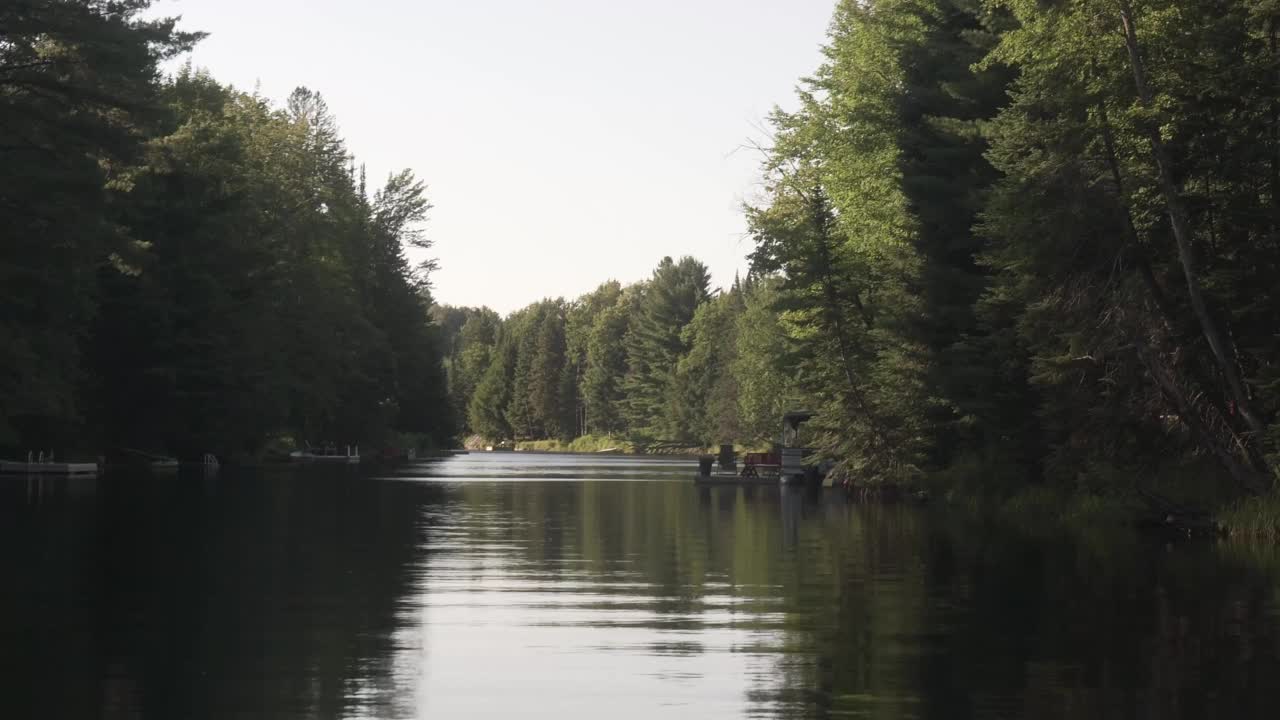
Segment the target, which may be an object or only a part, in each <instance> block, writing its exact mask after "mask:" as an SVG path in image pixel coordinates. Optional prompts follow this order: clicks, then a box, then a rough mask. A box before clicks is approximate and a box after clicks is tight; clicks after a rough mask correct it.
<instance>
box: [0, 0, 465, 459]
mask: <svg viewBox="0 0 1280 720" xmlns="http://www.w3.org/2000/svg"><path fill="white" fill-rule="evenodd" d="M149 5H151V3H150V2H149V1H148V0H129V1H128V2H109V3H108V2H97V1H94V2H63V1H60V0H35V1H33V2H21V3H5V4H4V5H3V6H2V7H0V228H2V230H0V233H2V234H3V242H0V409H2V411H0V456H9V455H10V453H16V454H24V453H25V452H26V450H28V449H31V448H42V449H43V448H57V449H58V450H60V451H63V452H66V451H68V450H82V451H84V452H85V453H86V454H97V453H100V452H102V451H103V450H104V449H107V450H108V451H109V449H110V448H112V447H143V448H150V449H154V450H155V451H163V452H169V453H173V454H175V455H181V456H184V457H190V456H197V457H198V456H199V455H200V454H201V453H205V452H214V453H218V454H219V455H222V456H223V457H236V456H246V455H253V454H256V453H258V452H260V451H262V450H263V449H264V448H266V447H268V446H269V445H272V444H277V443H278V442H279V440H280V438H286V439H287V440H288V442H289V443H290V444H292V443H296V442H298V441H301V440H308V439H309V440H311V441H313V442H315V441H320V440H329V441H334V442H339V443H355V442H359V441H361V440H381V439H384V438H393V437H396V436H395V435H394V434H393V433H395V432H397V431H398V432H406V433H418V434H420V436H422V437H425V438H427V439H428V442H431V443H436V444H443V443H445V442H447V441H448V438H449V437H450V436H451V435H452V432H453V428H452V427H451V425H450V424H449V423H450V421H451V419H450V414H449V413H448V412H447V411H446V410H445V409H446V408H447V400H446V398H445V394H444V393H445V386H444V376H443V369H442V367H441V349H440V348H441V339H440V337H439V333H438V328H436V327H435V326H434V325H433V324H432V323H431V322H430V318H429V316H428V314H427V308H428V307H429V306H430V305H431V302H432V300H431V295H430V291H429V286H428V272H429V270H430V269H431V268H430V265H427V266H424V267H417V268H415V267H411V266H410V264H409V262H408V260H407V259H406V255H405V248H406V247H420V248H425V247H428V246H429V242H427V241H426V239H425V238H424V237H423V236H422V234H421V232H420V227H421V224H422V221H423V219H424V217H425V213H426V212H427V209H428V207H429V205H428V201H427V199H426V196H425V191H424V186H423V184H422V182H421V181H419V180H418V179H416V178H415V177H414V176H413V175H412V173H410V172H407V171H406V172H403V173H399V174H396V175H393V176H392V177H390V178H388V179H387V180H386V182H385V183H383V184H381V185H380V186H378V187H376V188H374V189H367V188H366V182H365V177H364V172H363V170H362V169H361V168H360V167H359V166H357V165H356V164H355V162H354V160H353V159H352V157H351V156H350V154H349V153H348V151H347V148H346V147H345V145H344V144H343V141H342V138H341V136H340V134H339V131H338V125H337V120H336V119H335V118H334V117H333V115H332V113H331V112H330V111H329V110H328V108H327V107H326V105H325V102H324V100H323V98H322V97H321V96H320V94H318V93H316V92H314V91H312V90H308V89H305V88H299V89H298V90H296V91H295V92H294V93H293V94H292V95H290V97H289V99H288V102H287V103H286V104H285V105H284V106H283V107H277V106H274V105H272V104H271V103H269V102H268V101H267V100H265V99H264V98H262V97H261V96H259V95H257V94H255V93H246V92H243V91H239V90H236V89H234V88H231V87H228V86H225V85H222V84H220V83H219V82H217V81H216V80H215V79H213V78H212V77H209V76H208V75H207V74H205V73H203V72H200V71H197V70H193V69H191V68H186V69H182V70H181V71H179V72H177V73H176V74H174V75H172V76H165V75H163V74H162V73H161V71H160V68H161V63H163V62H164V61H166V60H169V59H171V58H174V57H176V56H178V55H180V54H181V53H183V52H185V51H187V50H188V49H190V48H191V47H192V45H193V44H195V43H196V42H198V40H199V39H200V36H199V35H198V34H195V33H187V32H182V31H179V30H178V29H176V26H175V22H174V21H173V20H171V19H146V18H145V16H144V11H145V10H146V9H147V8H148V6H149Z"/></svg>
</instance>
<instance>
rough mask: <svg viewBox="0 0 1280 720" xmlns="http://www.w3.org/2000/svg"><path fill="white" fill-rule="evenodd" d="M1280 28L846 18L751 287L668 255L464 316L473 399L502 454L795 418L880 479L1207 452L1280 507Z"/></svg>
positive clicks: (458, 385) (783, 138) (1040, 6)
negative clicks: (649, 268)
mask: <svg viewBox="0 0 1280 720" xmlns="http://www.w3.org/2000/svg"><path fill="white" fill-rule="evenodd" d="M1278 23H1280V5H1277V4H1276V3H1274V2H1243V1H1240V0H1063V1H1061V2H1048V3H1046V2H1043V1H1042V0H985V1H984V0H842V1H841V2H840V3H839V4H838V6H837V8H836V11H835V14H834V17H833V19H832V22H831V25H830V29H829V34H828V37H827V40H826V43H825V45H824V57H825V60H824V62H823V63H822V64H821V66H820V67H818V68H817V69H816V70H815V72H814V73H813V74H812V75H811V76H810V77H807V78H804V79H802V80H801V81H800V84H799V86H798V101H799V102H798V108H797V109H795V110H793V111H783V110H776V111H775V112H774V113H773V114H772V116H771V118H770V129H771V138H770V139H769V141H768V142H766V143H762V147H761V148H760V150H761V152H762V157H763V164H762V171H763V176H764V178H765V190H764V192H763V194H762V196H761V197H759V198H757V199H756V200H755V201H753V202H751V203H750V204H749V205H748V207H747V208H746V213H747V217H748V220H749V224H750V229H751V234H752V236H753V239H754V245H755V247H754V251H753V253H752V255H751V258H750V259H751V270H750V273H749V276H748V278H747V279H746V280H744V281H743V282H741V283H739V284H737V285H735V286H734V287H733V288H730V289H728V290H726V291H723V292H719V293H715V294H712V293H708V292H707V283H706V274H705V270H704V269H703V268H701V266H699V265H698V264H697V263H696V262H694V261H692V260H688V259H685V260H681V261H679V262H673V261H670V260H664V261H663V263H662V264H661V265H660V266H659V267H658V269H657V270H656V271H655V272H654V275H653V277H652V278H651V279H650V280H648V281H645V282H643V283H639V284H637V285H633V286H629V287H620V286H619V285H618V284H617V283H608V284H605V285H603V286H601V287H600V288H599V289H598V290H596V291H595V292H593V293H590V294H588V295H586V296H583V297H582V298H579V299H577V300H574V301H571V302H564V301H560V300H548V301H543V302H541V303H536V304H534V305H531V306H529V307H528V308H525V309H523V310H521V311H519V312H517V313H514V314H513V315H512V316H510V317H508V318H505V319H499V318H498V317H497V316H496V315H495V314H494V313H492V312H489V311H485V310H474V309H449V310H447V311H445V313H444V315H445V317H446V319H445V321H444V325H445V326H446V328H452V331H450V332H449V335H450V340H449V350H448V354H449V359H448V361H447V364H448V366H449V368H450V377H451V390H450V392H451V393H452V396H453V401H454V403H455V406H456V407H457V408H459V409H460V412H462V413H464V414H465V424H466V425H467V427H468V429H469V430H470V431H473V432H476V433H480V434H483V435H488V436H492V437H544V436H556V435H560V436H572V435H574V434H580V433H584V432H585V433H622V434H626V435H631V436H638V437H650V438H669V439H685V440H696V441H700V442H719V441H721V440H725V439H728V438H729V437H730V436H732V437H733V438H734V439H737V440H746V441H751V440H758V439H762V438H766V437H769V436H770V435H771V433H772V432H773V429H772V427H773V423H775V422H776V416H777V413H778V410H779V409H780V407H781V406H782V405H783V404H788V403H789V404H795V405H807V406H810V407H812V408H813V409H815V410H817V411H819V413H820V414H819V416H818V417H817V418H816V419H815V420H814V421H813V427H814V431H815V437H814V443H815V444H816V445H817V446H818V447H819V448H820V450H821V451H822V452H823V453H824V454H826V455H827V456H829V457H831V458H833V459H836V460H838V461H839V462H840V463H841V468H842V469H843V470H844V471H845V472H847V473H849V474H851V475H855V476H858V477H862V478H867V479H877V478H878V479H902V478H907V477H912V476H914V475H916V474H918V473H919V472H921V471H927V470H936V469H943V468H951V469H953V470H957V471H958V470H962V469H965V468H968V469H972V470H974V473H973V474H975V475H976V474H981V475H982V476H983V477H984V480H983V482H986V483H989V484H1000V483H1011V484H1016V483H1022V482H1026V481H1027V480H1029V479H1033V480H1047V481H1051V482H1055V483H1060V484H1062V485H1065V486H1068V487H1078V486H1080V485H1082V484H1086V485H1087V484H1088V483H1090V482H1094V479H1096V478H1098V477H1116V476H1120V475H1124V471H1127V470H1134V471H1144V472H1145V471H1150V469H1151V468H1163V467H1168V466H1169V465H1170V463H1171V462H1175V463H1182V462H1207V463H1211V464H1212V465H1214V466H1216V467H1217V468H1218V469H1220V470H1221V471H1222V472H1223V473H1225V474H1226V475H1227V476H1229V477H1230V478H1232V480H1233V481H1234V484H1235V486H1236V487H1237V488H1238V489H1240V490H1244V491H1247V492H1253V491H1259V490H1262V489H1263V488H1265V487H1268V486H1270V484H1271V483H1272V479H1273V468H1274V466H1275V463H1276V460H1277V445H1278V444H1280V424H1278V423H1277V417H1278V413H1280V366H1278V365H1277V358H1278V357H1280V334H1277V332H1276V318H1278V317H1280V289H1278V288H1277V283H1276V278H1277V277H1278V276H1280V273H1278V272H1277V271H1278V270H1280V240H1278V239H1280V41H1278V40H1277V38H1278V37H1280V28H1278V27H1277V25H1278ZM757 423H759V424H758V425H757ZM1117 469H1119V470H1120V471H1121V472H1117Z"/></svg>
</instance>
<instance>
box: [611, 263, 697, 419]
mask: <svg viewBox="0 0 1280 720" xmlns="http://www.w3.org/2000/svg"><path fill="white" fill-rule="evenodd" d="M709 281H710V280H709V277H708V274H707V268H706V266H704V265H703V264H702V263H700V262H698V261H697V260H694V259H693V258H691V257H685V258H681V259H680V261H679V262H676V261H673V260H672V259H671V258H669V257H667V258H663V259H662V262H660V263H659V264H658V267H657V269H655V270H654V271H653V277H652V278H651V279H650V280H649V281H648V282H647V283H646V284H645V285H644V287H643V288H642V289H641V291H640V297H639V299H638V301H637V306H636V314H635V316H634V317H633V319H632V322H631V325H630V327H629V329H628V331H627V335H626V337H625V339H624V343H625V345H626V349H627V374H626V377H625V379H624V381H623V388H624V391H625V393H626V404H625V407H624V411H623V414H624V417H625V418H626V421H627V427H628V429H629V431H630V433H631V434H632V435H634V436H637V437H644V438H657V439H662V440H689V439H692V438H691V437H690V436H689V433H690V431H691V428H689V427H687V426H686V425H685V424H684V423H681V422H680V421H679V420H678V419H676V418H673V415H672V412H671V411H672V409H673V408H672V404H673V400H674V395H675V393H676V392H677V389H676V388H675V371H676V365H677V362H678V361H679V359H680V357H681V356H683V355H684V354H686V353H687V352H688V351H689V344H688V342H686V339H685V337H684V335H683V330H684V327H685V326H686V325H688V324H689V323H690V322H691V321H692V320H693V316H694V313H695V312H696V311H697V309H698V306H699V305H700V304H702V303H703V302H705V301H706V299H707V286H708V283H709Z"/></svg>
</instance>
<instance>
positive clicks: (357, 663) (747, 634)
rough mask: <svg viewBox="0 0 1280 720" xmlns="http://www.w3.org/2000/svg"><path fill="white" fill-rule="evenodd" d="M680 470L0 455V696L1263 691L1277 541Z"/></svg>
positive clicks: (1108, 712)
mask: <svg viewBox="0 0 1280 720" xmlns="http://www.w3.org/2000/svg"><path fill="white" fill-rule="evenodd" d="M691 472H692V471H691V470H690V468H689V467H688V463H687V462H683V463H676V464H673V463H671V462H661V461H638V460H614V459H600V458H598V457H565V456H528V455H512V454H495V455H471V456H466V457H460V458H454V459H450V460H445V461H440V462H434V463H422V464H419V465H416V466H414V467H413V468H411V469H406V470H404V471H401V472H399V473H396V474H395V475H393V476H385V477H381V478H368V477H366V478H361V477H359V476H357V475H353V474H350V473H348V472H346V471H343V470H336V471H332V472H331V471H316V470H313V471H308V472H305V473H300V474H275V475H260V476H257V477H234V476H230V475H228V476H224V477H221V478H217V479H208V480H206V479H203V478H200V477H193V478H187V477H181V478H176V479H175V478H169V479H146V478H118V479H112V478H103V479H101V480H97V481H84V480H75V481H55V482H45V483H42V484H35V483H31V482H28V481H26V480H22V479H0V717H4V718H149V719H150V718H155V719H165V720H168V719H170V718H340V717H341V718H355V717H369V718H398V717H403V718H427V717H431V718H464V717H466V718H469V717H478V718H479V717H483V718H511V717H538V718H560V719H568V718H592V719H594V718H605V719H606V720H621V719H623V718H659V717H669V718H702V719H705V718H739V717H765V718H774V717H777V718H827V717H832V718H835V717H842V718H843V717H868V718H1073V719H1074V718H1088V719H1089V720H1098V719H1102V718H1153V719H1154V718H1168V719H1177V718H1274V717H1277V716H1280V662H1278V661H1277V658H1278V657H1280V603H1278V599H1280V597H1278V594H1277V591H1278V590H1280V582H1278V581H1277V577H1278V576H1277V574H1276V573H1275V572H1272V571H1269V570H1268V569H1267V568H1268V567H1280V561H1277V560H1276V559H1275V557H1274V552H1273V551H1272V550H1265V551H1263V550H1257V551H1251V550H1247V549H1242V548H1239V547H1213V546H1208V545H1180V546H1176V547H1168V546H1165V545H1162V544H1159V543H1151V542H1144V541H1140V540H1139V539H1138V538H1135V537H1133V536H1131V535H1126V534H1124V533H1117V534H1116V536H1115V537H1107V538H1101V537H1100V538H1096V539H1095V538H1085V539H1083V540H1078V541H1068V540H1065V539H1058V540H1044V539H1040V540H1034V539H1030V538H1029V537H1027V536H1026V535H1025V534H1019V533H1016V532H1013V531H1011V530H1008V529H1000V528H995V527H984V526H980V525H976V524H974V523H971V522H967V521H963V520H960V519H957V518H955V517H954V516H949V515H948V514H947V513H941V512H937V511H932V512H926V511H921V510H918V509H915V508H907V507H859V506H851V505H848V504H846V503H845V502H843V501H841V500H839V499H838V498H837V497H835V496H831V497H822V496H813V495H806V494H805V493H793V492H784V491H782V490H780V489H778V488H775V487H755V488H736V487H721V488H714V489H698V488H695V487H693V486H692V484H691V483H689V482H688V479H689V477H690V475H691Z"/></svg>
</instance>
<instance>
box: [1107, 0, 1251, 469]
mask: <svg viewBox="0 0 1280 720" xmlns="http://www.w3.org/2000/svg"><path fill="white" fill-rule="evenodd" d="M1119 3H1120V23H1121V25H1122V26H1123V29H1124V38H1125V49H1126V50H1127V51H1128V55H1129V63H1130V66H1131V69H1132V71H1133V82H1134V86H1135V88H1136V90H1137V92H1138V102H1139V103H1140V104H1141V105H1142V106H1143V107H1144V108H1151V107H1152V106H1153V105H1154V102H1153V98H1152V93H1151V88H1150V86H1149V85H1148V83H1147V73H1146V66H1145V64H1144V63H1143V60H1142V52H1141V48H1140V47H1139V45H1138V34H1137V29H1136V27H1135V24H1134V17H1133V7H1132V5H1131V4H1130V0H1119ZM1147 139H1148V141H1149V142H1150V145H1151V157H1152V159H1153V160H1154V161H1155V164H1156V171H1157V177H1158V181H1159V186H1160V194H1161V196H1162V197H1163V198H1164V203H1165V209H1166V211H1167V212H1168V215H1169V221H1170V224H1171V225H1172V229H1173V238H1174V242H1175V243H1176V245H1177V248H1178V262H1179V264H1181V266H1182V274H1183V276H1184V277H1185V279H1186V282H1187V295H1188V297H1189V299H1190V300H1191V309H1192V312H1194V313H1195V316H1196V320H1197V321H1198V322H1199V324H1200V329H1201V332H1202V333H1203V335H1204V338H1205V340H1206V341H1207V342H1208V344H1209V350H1210V352H1212V353H1213V358H1214V361H1215V362H1216V363H1217V365H1218V369H1219V370H1220V371H1221V373H1222V377H1223V380H1224V381H1225V382H1226V385H1227V390H1228V392H1229V395H1230V397H1231V399H1232V400H1233V401H1234V402H1235V407H1236V410H1237V411H1238V412H1239V413H1240V417H1241V418H1243V419H1244V421H1245V424H1246V425H1248V428H1249V431H1250V433H1251V434H1252V435H1253V439H1254V441H1255V442H1256V439H1257V438H1260V437H1262V436H1263V435H1264V434H1265V432H1266V427H1265V426H1264V425H1263V423H1262V421H1261V420H1260V419H1259V418H1258V416H1257V415H1256V414H1255V413H1254V412H1253V408H1252V406H1251V403H1250V401H1249V393H1248V390H1247V389H1246V388H1245V385H1244V381H1243V379H1242V378H1241V376H1240V372H1239V369H1238V367H1237V366H1236V364H1235V360H1234V358H1233V357H1232V354H1231V353H1230V352H1229V351H1228V346H1227V342H1226V340H1225V339H1224V338H1225V333H1223V331H1222V329H1221V328H1220V327H1219V326H1218V322H1217V320H1216V319H1215V318H1214V317H1213V314H1212V313H1211V312H1210V311H1209V307H1208V304H1207V303H1206V302H1205V298H1204V293H1203V291H1202V289H1201V286H1200V278H1199V276H1198V273H1197V270H1196V258H1195V248H1194V247H1193V239H1192V231H1191V221H1190V213H1189V212H1188V211H1187V206H1186V203H1185V202H1184V201H1183V199H1182V194H1181V192H1180V190H1179V188H1178V185H1177V182H1176V181H1175V180H1174V172H1173V162H1172V160H1171V159H1170V157H1169V152H1168V150H1167V149H1166V148H1165V144H1164V140H1163V139H1162V138H1161V137H1160V131H1159V128H1157V127H1155V126H1154V125H1150V124H1148V128H1147ZM1249 455H1250V458H1251V459H1253V458H1255V457H1256V455H1255V454H1254V453H1252V452H1250V453H1249ZM1254 464H1255V465H1256V464H1257V463H1256V462H1255V463H1254ZM1257 469H1258V470H1260V471H1263V472H1267V473H1268V474H1270V470H1269V468H1266V467H1265V466H1264V467H1259V468H1257Z"/></svg>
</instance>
